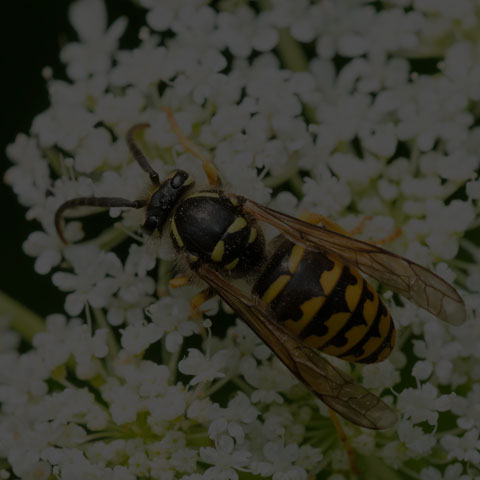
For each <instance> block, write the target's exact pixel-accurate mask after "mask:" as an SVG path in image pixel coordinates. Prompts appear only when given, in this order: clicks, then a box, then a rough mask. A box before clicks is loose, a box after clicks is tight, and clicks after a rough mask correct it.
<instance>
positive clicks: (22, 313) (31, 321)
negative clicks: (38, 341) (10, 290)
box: [0, 291, 45, 342]
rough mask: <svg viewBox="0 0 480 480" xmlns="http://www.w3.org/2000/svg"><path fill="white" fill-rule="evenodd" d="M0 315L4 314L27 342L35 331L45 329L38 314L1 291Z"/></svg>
mask: <svg viewBox="0 0 480 480" xmlns="http://www.w3.org/2000/svg"><path fill="white" fill-rule="evenodd" d="M0 315H4V316H6V317H7V318H8V319H9V320H10V322H11V326H12V328H13V329H14V330H16V331H17V332H18V333H20V335H21V336H22V338H23V339H24V340H27V341H28V342H31V341H32V339H33V337H34V336H35V335H36V334H37V333H39V332H41V331H43V330H45V322H44V321H43V319H42V318H41V317H40V316H38V315H37V314H36V313H34V312H32V311H31V310H30V309H28V308H27V307H26V306H24V305H22V304H21V303H19V302H17V301H16V300H14V299H13V298H11V297H9V296H8V295H7V294H5V293H4V292H1V291H0Z"/></svg>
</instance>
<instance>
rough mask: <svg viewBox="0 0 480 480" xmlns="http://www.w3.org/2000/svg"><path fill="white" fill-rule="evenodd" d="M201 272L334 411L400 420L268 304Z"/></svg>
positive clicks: (366, 421) (354, 417) (382, 424)
mask: <svg viewBox="0 0 480 480" xmlns="http://www.w3.org/2000/svg"><path fill="white" fill-rule="evenodd" d="M197 273H198V274H199V276H200V277H201V278H202V279H203V280H204V281H205V282H206V283H207V284H208V285H209V286H210V287H212V288H213V289H214V290H215V291H216V292H217V293H218V295H220V297H222V298H223V300H225V302H227V303H228V305H230V307H231V308H232V309H233V310H235V312H237V313H238V314H239V315H240V317H241V318H242V319H243V320H244V321H245V323H246V324H247V325H248V326H249V327H250V328H251V329H252V330H253V331H254V332H255V333H256V334H257V335H258V336H259V337H260V338H261V339H262V340H263V341H264V342H265V344H266V345H267V346H268V347H269V348H270V350H272V352H273V353H274V354H275V355H276V356H277V357H278V358H279V359H280V360H281V361H282V362H283V363H284V364H285V365H286V366H287V367H288V369H289V370H290V371H291V372H292V373H293V374H294V375H295V376H296V377H297V378H298V379H299V380H300V381H301V382H302V383H303V384H304V385H305V386H306V387H307V388H308V389H309V390H311V391H312V392H313V393H314V394H315V395H316V396H317V397H319V398H320V399H321V400H322V401H323V402H324V403H325V404H327V405H328V406H329V407H330V408H331V409H332V410H335V411H336V412H337V413H339V414H340V415H342V416H343V417H344V418H346V419H347V420H350V421H351V422H352V423H355V424H356V425H359V426H361V427H365V428H371V429H384V428H389V427H392V426H393V425H395V424H396V422H397V416H396V414H395V413H394V412H393V411H392V409H391V408H390V407H389V406H388V405H387V404H386V403H385V402H383V401H382V400H381V399H380V398H379V397H377V396H376V395H374V394H373V393H371V392H369V391H368V390H367V389H366V388H364V387H362V386H361V385H358V384H356V383H354V382H353V381H352V380H351V379H350V378H348V377H347V376H346V375H344V374H343V373H342V372H340V371H339V370H337V369H336V368H335V367H333V365H331V364H330V363H329V362H328V361H327V360H326V359H325V358H323V357H322V356H320V354H318V353H317V352H316V351H315V350H313V349H312V348H310V347H307V346H306V345H305V344H304V343H303V342H302V341H301V340H300V339H299V338H297V337H295V336H294V335H293V334H291V333H290V332H289V331H288V330H287V329H286V328H284V327H283V326H282V325H281V324H279V323H278V322H276V320H275V318H274V317H273V313H272V312H271V311H270V310H269V308H268V306H267V305H266V304H264V303H263V302H262V301H261V300H260V299H259V298H258V297H256V296H255V295H253V294H251V293H245V292H243V291H242V290H240V289H239V288H237V287H235V286H234V285H232V284H230V283H229V282H227V281H226V280H225V279H224V278H223V277H222V276H220V275H219V274H218V273H217V272H215V271H214V270H212V269H210V268H209V267H207V266H206V265H202V266H201V267H200V268H199V269H198V271H197Z"/></svg>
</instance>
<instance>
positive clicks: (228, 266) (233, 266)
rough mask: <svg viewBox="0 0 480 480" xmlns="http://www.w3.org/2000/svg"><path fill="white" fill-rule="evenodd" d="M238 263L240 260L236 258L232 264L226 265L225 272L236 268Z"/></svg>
mask: <svg viewBox="0 0 480 480" xmlns="http://www.w3.org/2000/svg"><path fill="white" fill-rule="evenodd" d="M239 261H240V259H239V258H236V259H235V260H233V261H232V262H230V263H228V264H227V265H225V269H226V270H233V269H234V268H235V267H236V266H237V264H238V262H239Z"/></svg>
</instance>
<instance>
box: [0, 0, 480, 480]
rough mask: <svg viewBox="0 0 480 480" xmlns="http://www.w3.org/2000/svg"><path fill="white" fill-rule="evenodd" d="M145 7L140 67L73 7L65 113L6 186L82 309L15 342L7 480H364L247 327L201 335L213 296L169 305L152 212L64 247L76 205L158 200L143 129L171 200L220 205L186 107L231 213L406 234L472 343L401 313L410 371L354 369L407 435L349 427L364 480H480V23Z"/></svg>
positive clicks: (5, 327)
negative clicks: (136, 135)
mask: <svg viewBox="0 0 480 480" xmlns="http://www.w3.org/2000/svg"><path fill="white" fill-rule="evenodd" d="M137 4H138V8H141V9H143V11H144V12H145V22H146V23H145V25H144V26H142V27H141V28H140V29H139V31H138V43H137V45H136V46H135V47H134V48H131V49H122V48H120V47H119V44H120V40H121V39H122V36H123V34H124V32H125V29H126V28H127V25H128V19H126V18H123V17H122V18H118V19H116V20H113V21H112V20H111V19H110V20H108V19H107V14H106V7H105V5H104V3H103V0H78V1H77V2H75V3H73V4H72V7H71V9H70V20H71V23H72V25H73V27H74V29H75V30H76V32H77V38H76V40H75V41H72V42H71V43H67V44H66V45H65V46H64V47H63V49H62V51H61V60H62V61H63V62H64V64H65V68H66V73H67V76H68V78H67V79H66V80H57V79H56V78H55V76H49V77H48V78H47V80H46V81H47V82H48V87H49V92H50V106H49V108H48V109H47V110H46V111H44V112H42V113H40V114H39V115H38V116H37V117H36V118H35V119H34V120H33V123H32V127H31V131H30V132H29V134H28V135H25V134H19V135H18V137H17V139H16V140H15V142H14V143H13V144H12V145H10V146H9V147H8V155H9V157H10V160H11V162H12V164H13V165H12V166H11V168H10V169H9V170H8V172H7V174H6V177H5V179H6V181H7V183H9V184H10V185H11V187H12V189H13V190H14V192H15V193H16V195H17V196H18V201H19V202H20V203H21V204H22V205H23V206H24V207H25V208H26V209H27V213H26V214H27V218H29V219H30V220H35V221H36V222H37V224H39V225H40V227H39V230H38V231H36V232H34V233H32V234H31V235H30V236H29V237H28V238H27V239H26V241H25V243H24V245H23V248H24V251H25V253H26V254H28V255H30V256H32V257H34V258H35V270H36V271H37V272H38V273H39V274H42V275H51V280H52V282H53V283H54V284H55V285H56V286H57V287H58V289H60V290H61V291H63V292H65V293H66V296H65V305H64V311H63V312H61V313H57V314H52V315H50V316H48V317H47V318H46V320H45V322H44V326H43V327H42V328H36V327H34V326H32V325H33V324H29V325H30V327H29V329H28V328H27V327H26V326H25V324H22V321H23V322H25V321H26V320H22V319H21V320H18V318H16V317H15V314H14V313H11V315H10V317H9V316H6V317H5V318H2V319H1V323H0V328H1V329H2V335H1V336H0V405H1V410H0V458H1V463H0V477H1V478H24V479H45V480H47V479H54V478H58V479H63V480H75V479H85V478H88V479H102V480H103V479H112V480H113V479H115V480H134V479H144V478H152V479H160V480H170V479H171V480H174V479H175V480H177V479H178V480H180V479H181V480H210V479H211V480H222V479H224V480H227V479H228V480H237V479H252V480H253V479H258V478H270V479H273V480H306V479H311V478H318V479H330V480H341V479H346V478H352V476H353V475H354V474H353V472H352V471H351V470H350V466H349V461H348V456H347V453H346V451H345V448H344V446H343V444H342V442H341V441H340V440H339V438H338V436H337V434H336V432H335V429H334V426H333V424H332V423H331V421H330V419H329V417H328V413H327V409H326V407H325V406H324V405H323V404H321V402H319V401H318V400H317V399H316V397H314V396H313V395H312V394H311V393H309V392H307V390H306V389H305V388H304V387H303V386H301V385H299V384H298V382H297V381H296V379H295V378H294V377H293V376H292V375H291V374H290V373H289V372H288V371H287V370H286V369H285V367H284V366H283V365H282V364H281V363H280V362H279V361H278V360H277V359H276V358H275V357H274V356H273V355H272V354H271V352H270V351H269V350H268V348H267V347H266V346H265V345H263V344H262V342H261V341H260V340H259V339H258V338H257V337H256V336H255V335H254V334H253V333H252V332H251V331H250V330H249V329H248V328H247V327H246V326H245V325H244V324H243V323H242V322H241V321H239V320H236V319H235V316H234V315H232V314H231V312H229V311H228V309H226V308H225V306H224V305H222V304H219V302H218V301H217V300H211V301H209V302H208V303H207V304H206V305H204V306H203V307H202V308H204V309H205V310H207V312H208V315H209V316H211V317H212V321H210V320H208V319H207V320H199V319H192V318H190V305H189V301H190V299H191V298H192V296H193V295H195V294H196V293H198V292H199V291H200V290H201V288H202V286H201V285H195V286H189V287H185V288H181V289H176V290H170V289H169V288H168V280H169V279H170V278H171V275H172V273H171V272H172V266H173V263H172V261H173V260H174V253H173V249H172V247H171V245H170V242H169V239H168V235H163V236H162V238H157V237H158V236H154V237H152V238H151V237H147V236H145V235H142V234H141V232H140V230H139V226H140V225H141V224H142V222H143V220H144V212H142V211H141V210H133V209H118V208H112V209H110V215H111V216H112V217H115V220H113V219H111V218H110V219H109V218H107V217H104V218H103V219H102V222H101V227H100V229H98V228H95V227H98V224H99V223H100V222H97V223H96V224H95V225H92V224H91V223H92V222H89V219H86V218H84V216H86V215H89V214H91V213H92V209H78V210H74V211H71V212H69V214H71V215H72V217H73V216H82V220H83V221H82V224H81V223H80V222H78V221H77V219H72V218H71V217H69V218H67V222H66V227H65V236H66V237H67V239H68V240H69V241H70V244H68V245H64V244H63V243H62V242H61V240H60V238H59V237H58V235H57V232H56V230H55V225H54V217H55V212H56V210H57V208H58V207H59V205H61V204H62V203H63V202H64V201H66V200H68V199H70V198H74V197H79V196H82V197H85V196H97V197H102V196H110V197H112V196H117V197H123V198H129V199H132V200H134V199H137V198H140V197H142V196H144V195H145V192H146V191H147V189H148V176H147V175H146V174H145V172H143V171H142V170H141V169H140V168H138V165H137V164H136V163H135V162H134V161H133V159H132V158H131V156H130V154H129V151H128V148H127V145H126V142H125V133H126V132H127V130H128V129H129V128H130V127H131V126H132V125H134V124H138V123H149V124H150V128H149V129H147V130H145V131H144V136H143V138H142V139H141V140H140V142H141V146H142V149H143V150H144V151H145V154H146V155H147V156H148V158H149V160H150V161H151V163H152V165H153V167H154V168H155V170H156V171H157V172H159V174H160V176H165V175H166V174H167V173H168V172H169V171H171V170H172V169H173V168H181V169H183V170H186V171H188V172H189V173H191V174H192V175H193V176H194V177H195V178H196V180H197V183H199V184H200V185H201V184H202V182H203V183H204V184H205V185H206V179H205V176H204V173H203V171H202V168H201V162H199V161H198V159H196V158H194V157H193V156H192V155H190V154H189V153H187V152H185V151H184V150H183V149H182V148H181V146H180V145H179V143H178V138H177V136H176V135H175V134H174V132H172V129H171V128H170V126H169V124H168V122H167V119H166V117H165V113H164V111H163V107H167V106H168V107H170V108H171V109H172V110H173V111H174V112H175V117H176V119H177V121H178V123H179V125H180V127H181V128H182V130H183V131H184V132H185V134H187V135H188V136H189V137H190V138H191V139H192V141H194V142H195V143H196V144H197V145H199V148H200V149H201V150H202V151H203V152H205V153H206V154H208V155H209V157H210V158H211V159H212V161H213V163H214V165H215V167H216V168H217V169H218V171H219V173H220V175H221V177H222V179H223V181H224V184H225V185H227V186H228V187H227V188H228V189H229V191H232V192H234V193H238V194H242V195H245V196H247V197H249V198H252V199H253V200H255V201H258V202H261V203H265V204H268V205H270V206H272V207H274V208H276V209H278V210H281V211H283V212H286V213H289V214H293V215H298V214H299V213H300V212H301V211H302V210H305V209H309V210H311V211H315V212H319V213H322V214H323V215H326V216H328V217H331V218H332V219H333V220H335V221H337V222H338V223H340V224H341V225H342V226H343V227H345V228H347V229H350V228H353V227H354V226H355V225H356V224H358V222H359V221H360V220H361V218H362V217H363V216H364V215H369V216H372V217H373V219H372V220H371V221H368V222H367V223H366V225H365V228H364V230H363V232H362V234H361V235H362V238H364V239H366V240H373V239H378V238H382V237H386V236H388V235H389V234H390V233H391V232H392V231H394V230H395V227H397V226H400V227H401V229H402V233H401V235H400V236H399V237H398V238H397V239H396V240H395V241H393V242H391V243H390V244H389V245H388V248H389V249H391V250H393V251H395V252H396V253H398V254H400V255H403V256H406V257H408V258H410V259H411V260H413V261H416V262H418V263H420V264H422V265H425V266H427V267H429V268H431V269H432V270H434V271H436V272H437V273H438V274H439V275H440V276H442V277H443V278H445V279H446V280H448V281H450V282H452V283H455V285H456V287H457V288H458V289H459V290H460V291H461V292H462V295H463V297H464V299H465V301H466V305H467V310H468V320H467V322H466V323H465V324H464V325H463V326H461V327H450V326H448V325H447V324H445V323H441V322H439V321H438V320H437V319H434V318H433V317H432V316H431V315H430V314H428V313H426V312H423V311H421V310H419V309H418V308H417V307H415V306H413V305H411V304H409V303H407V302H404V301H402V300H401V299H399V298H398V297H396V296H394V295H392V293H391V292H389V291H388V290H383V291H382V290H380V291H381V294H382V298H383V300H384V302H385V303H386V305H387V306H388V307H389V309H390V311H391V313H392V317H393V318H394V320H395V322H396V324H397V326H398V327H399V340H398V341H397V347H396V349H395V351H394V352H393V354H392V355H391V356H390V357H389V359H387V360H385V361H384V362H382V363H379V364H375V365H372V366H366V367H363V368H360V367H358V366H352V365H351V364H347V363H345V362H342V361H340V360H338V361H335V360H333V361H334V363H335V365H336V366H337V367H338V368H340V369H342V370H344V371H345V372H347V373H348V374H349V375H351V376H353V378H354V379H355V380H356V381H358V382H359V383H362V384H363V385H364V386H365V387H367V388H369V389H370V390H372V391H373V392H375V393H376V394H378V395H381V396H382V398H383V400H385V402H387V403H389V404H390V405H392V408H393V409H394V410H396V411H397V412H398V415H399V422H398V425H397V427H396V428H393V429H390V430H388V431H383V432H373V431H369V430H365V429H361V428H359V427H355V426H353V425H351V424H349V423H347V422H344V423H343V427H344V429H345V431H346V433H347V435H348V438H349V442H350V444H351V446H352V448H353V450H354V451H355V454H356V457H357V462H358V465H359V469H360V471H361V472H362V478H368V479H377V478H384V479H387V478H388V479H390V478H392V479H415V480H417V479H420V480H441V479H449V480H453V479H455V480H456V479H461V480H467V479H478V478H480V440H479V430H480V410H479V407H478V405H479V399H480V383H479V381H480V369H479V367H478V365H479V360H480V350H479V349H478V345H479V344H480V323H479V322H478V316H479V313H480V296H479V293H480V267H479V266H478V260H479V259H480V249H479V246H478V243H479V241H478V240H479V239H478V226H479V224H480V223H479V215H478V214H479V200H480V180H479V178H478V172H479V167H480V157H479V153H478V152H480V131H479V127H478V124H479V120H480V118H479V117H480V114H479V102H480V67H479V65H480V47H479V37H478V31H479V28H480V14H479V10H478V2H477V1H475V0H462V1H458V2H450V1H448V0H439V1H435V2H431V1H426V0H423V1H422V0H391V1H389V2H384V1H380V2H368V1H363V0H350V1H343V2H336V1H333V0H321V1H319V2H310V1H308V0H302V1H297V2H289V1H287V0H265V1H263V0H262V1H259V2H246V1H242V0H240V1H230V0H225V1H222V2H211V3H210V2H208V1H205V0H193V1H192V0H189V1H186V0H176V1H174V0H161V1H160V0H157V1H155V0H138V2H137ZM432 59H433V60H434V62H432ZM432 65H433V67H432ZM93 223H94V222H93ZM83 227H85V231H84V228H83ZM95 230H96V231H95ZM92 231H94V233H92ZM266 234H267V236H271V234H272V232H268V231H266ZM379 288H380V287H379ZM12 311H13V310H11V312H12ZM25 318H26V317H25ZM10 322H12V325H13V327H15V328H17V329H18V330H19V331H20V332H23V334H24V335H26V339H27V340H28V339H29V338H32V341H31V346H30V348H28V349H26V348H24V346H23V345H22V348H20V343H19V342H20V339H19V337H18V335H17V334H15V333H13V332H12V331H11V330H9V323H10ZM19 322H20V323H19ZM19 324H20V327H21V328H20V327H19ZM25 332H26V333H25Z"/></svg>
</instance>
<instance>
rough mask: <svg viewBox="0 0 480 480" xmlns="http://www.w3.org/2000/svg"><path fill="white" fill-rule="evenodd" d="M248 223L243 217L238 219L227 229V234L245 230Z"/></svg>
mask: <svg viewBox="0 0 480 480" xmlns="http://www.w3.org/2000/svg"><path fill="white" fill-rule="evenodd" d="M246 225H247V221H246V220H245V219H244V218H243V217H237V218H236V219H235V220H234V221H233V222H232V223H231V225H230V226H229V227H228V229H227V233H235V232H238V231H239V230H241V229H242V228H244V227H245V226H246Z"/></svg>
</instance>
